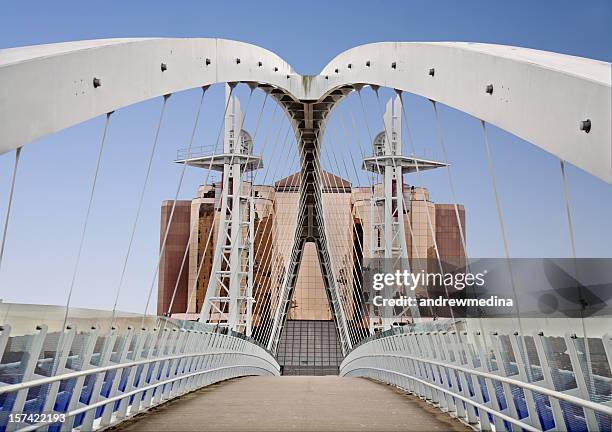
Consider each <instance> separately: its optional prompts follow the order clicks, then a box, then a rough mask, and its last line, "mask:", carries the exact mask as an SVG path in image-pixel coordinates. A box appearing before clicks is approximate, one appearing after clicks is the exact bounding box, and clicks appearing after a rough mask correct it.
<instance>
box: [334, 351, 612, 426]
mask: <svg viewBox="0 0 612 432" xmlns="http://www.w3.org/2000/svg"><path fill="white" fill-rule="evenodd" d="M365 357H394V358H406V359H410V360H414V361H418V362H422V363H428V364H431V365H435V366H440V367H445V368H449V369H454V370H458V371H461V372H464V373H469V374H472V375H476V376H481V377H483V378H488V379H492V380H496V381H500V382H505V383H507V384H511V385H514V386H517V387H521V388H524V389H527V390H530V391H534V392H536V393H541V394H543V395H546V396H550V397H554V398H555V399H559V400H564V401H566V402H570V403H572V404H575V405H578V406H581V407H583V408H587V409H591V410H593V411H597V412H601V413H603V414H607V415H612V408H610V407H607V406H605V405H603V404H599V403H597V402H592V401H589V400H586V399H582V398H579V397H576V396H572V395H569V394H566V393H562V392H559V391H557V390H551V389H548V388H546V387H542V386H539V385H536V384H531V383H528V382H524V381H519V380H515V379H512V378H508V377H504V376H500V375H496V374H492V373H489V372H482V371H478V370H475V369H470V368H465V367H462V366H457V365H453V364H449V363H443V362H438V361H435V360H429V359H422V358H419V357H414V356H409V355H404V354H364V355H361V356H359V357H356V358H354V359H351V360H349V361H348V362H347V363H346V365H349V364H350V363H352V362H353V361H355V360H359V359H362V358H365ZM364 368H365V367H361V366H360V367H357V368H355V369H351V370H356V369H364ZM367 368H368V369H377V368H373V367H367ZM342 369H344V367H342ZM341 372H342V371H341ZM394 373H395V372H394ZM397 373H398V374H400V375H405V374H402V373H400V372H397ZM406 376H407V377H409V378H410V379H416V380H418V379H417V378H416V377H412V376H409V375H406ZM451 393H452V394H453V395H454V396H457V394H456V393H454V392H451Z"/></svg>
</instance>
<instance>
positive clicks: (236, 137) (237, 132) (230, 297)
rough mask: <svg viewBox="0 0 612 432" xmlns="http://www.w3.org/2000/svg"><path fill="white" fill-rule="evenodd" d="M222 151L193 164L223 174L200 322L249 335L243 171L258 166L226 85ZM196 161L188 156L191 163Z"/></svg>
mask: <svg viewBox="0 0 612 432" xmlns="http://www.w3.org/2000/svg"><path fill="white" fill-rule="evenodd" d="M226 107H227V108H226V114H225V127H224V135H223V153H222V154H217V155H212V156H206V157H202V158H199V160H198V161H197V165H198V166H201V167H204V168H206V167H207V166H206V165H207V164H208V167H210V169H214V170H217V171H221V172H222V173H223V178H222V182H221V183H222V186H221V197H220V200H218V201H217V203H216V204H215V205H216V206H218V207H217V208H216V209H215V210H219V212H218V216H217V220H216V222H215V223H216V224H217V227H218V228H217V238H216V241H215V248H214V255H213V264H212V271H211V274H210V278H209V282H208V287H207V289H206V295H205V297H204V304H203V306H202V310H201V313H200V321H202V322H209V323H212V324H217V325H219V326H220V327H227V328H229V329H231V330H234V331H237V332H240V333H244V334H246V335H247V336H250V335H251V330H252V315H253V313H252V309H253V302H254V299H253V264H254V262H253V261H254V257H253V253H254V252H253V241H254V217H255V207H254V202H253V196H252V185H251V184H250V183H248V182H246V181H244V180H243V177H244V174H245V173H246V172H249V171H252V170H254V169H257V168H259V167H260V166H261V159H260V158H258V157H256V156H253V155H252V154H251V153H252V141H251V138H250V136H249V135H248V133H246V132H245V131H243V130H242V126H243V115H242V112H241V110H240V102H239V101H238V98H236V97H231V92H230V90H229V86H228V87H226ZM195 162H196V161H193V160H192V163H193V164H196V163H195Z"/></svg>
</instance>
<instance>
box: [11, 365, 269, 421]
mask: <svg viewBox="0 0 612 432" xmlns="http://www.w3.org/2000/svg"><path fill="white" fill-rule="evenodd" d="M235 368H252V369H261V370H263V371H267V372H270V370H268V369H265V368H263V367H260V366H253V365H233V366H222V367H218V368H214V369H207V370H202V371H197V372H192V373H190V374H186V375H181V376H179V377H175V378H171V379H168V380H165V381H160V382H157V383H154V384H149V385H148V386H145V387H140V388H137V389H135V390H132V391H129V392H126V393H122V394H120V395H117V396H113V397H110V398H106V399H104V400H101V401H98V402H96V403H93V404H90V405H86V406H84V407H81V408H77V409H75V410H72V411H69V412H67V413H66V418H71V417H74V416H77V415H79V414H82V413H85V412H87V411H91V410H92V409H97V408H99V407H101V406H106V405H108V404H109V403H113V402H117V401H120V400H122V399H125V398H129V397H131V396H134V395H136V394H138V393H143V392H146V391H149V390H153V389H155V388H157V387H159V386H162V385H167V384H171V383H174V382H175V381H180V380H184V379H187V378H192V377H194V376H198V375H202V374H207V373H212V372H218V371H220V370H226V369H235ZM123 420H125V419H122V421H123ZM58 422H59V420H58V421H56V422H46V423H36V424H33V425H31V426H26V427H25V428H21V429H19V430H18V432H29V431H35V430H36V429H38V428H40V427H44V426H49V425H51V424H54V423H58Z"/></svg>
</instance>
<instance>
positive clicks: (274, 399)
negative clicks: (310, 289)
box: [115, 376, 471, 432]
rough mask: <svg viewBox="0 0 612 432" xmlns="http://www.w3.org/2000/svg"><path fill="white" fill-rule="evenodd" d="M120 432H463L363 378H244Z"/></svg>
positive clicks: (194, 395) (177, 402)
mask: <svg viewBox="0 0 612 432" xmlns="http://www.w3.org/2000/svg"><path fill="white" fill-rule="evenodd" d="M115 430H119V431H148V432H155V431H164V432H171V431H223V432H231V431H253V432H254V431H380V432H383V431H468V430H471V429H468V428H467V427H466V426H464V425H463V424H461V423H460V422H459V421H457V420H455V419H451V418H450V417H449V416H448V415H446V414H443V413H442V412H441V411H439V410H438V409H436V408H433V407H431V406H429V405H428V404H427V403H425V402H423V401H421V400H419V399H418V398H414V397H411V396H406V395H404V394H403V393H401V392H399V391H398V390H396V389H394V388H392V387H390V386H386V385H383V384H379V383H376V382H373V381H369V380H366V379H362V378H340V377H337V376H325V377H314V376H313V377H310V376H298V377H290V376H286V377H244V378H238V379H234V380H231V381H225V382H222V383H219V384H215V385H212V386H210V387H206V388H204V389H201V390H198V391H196V392H193V393H190V394H188V395H185V396H183V397H182V398H179V399H176V400H173V401H170V402H168V403H166V404H164V405H161V406H159V407H157V408H155V409H153V410H151V411H149V412H148V413H146V414H143V415H140V416H137V417H135V418H134V419H133V420H130V421H128V422H126V423H125V424H122V425H119V426H118V427H117V428H116V429H115Z"/></svg>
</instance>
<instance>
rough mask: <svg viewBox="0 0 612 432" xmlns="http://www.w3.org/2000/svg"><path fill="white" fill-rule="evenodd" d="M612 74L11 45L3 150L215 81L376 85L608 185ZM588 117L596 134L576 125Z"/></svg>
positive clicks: (458, 57)
mask: <svg viewBox="0 0 612 432" xmlns="http://www.w3.org/2000/svg"><path fill="white" fill-rule="evenodd" d="M162 64H163V65H165V66H162ZM610 70H611V69H610V63H608V62H602V61H597V60H591V59H586V58H581V57H574V56H568V55H564V54H558V53H551V52H545V51H538V50H533V49H527V48H518V47H510V46H502V45H491V44H477V43H463V42H381V43H375V44H368V45H362V46H358V47H356V48H353V49H350V50H348V51H345V52H343V53H341V54H340V55H338V56H337V57H336V58H334V59H333V60H332V61H331V62H330V63H329V64H328V65H327V66H325V67H324V68H323V70H322V71H321V73H320V74H319V75H316V76H302V75H300V74H297V73H296V72H294V71H293V69H292V68H291V66H290V65H289V64H288V63H287V62H285V61H284V60H282V59H281V58H280V57H279V56H277V55H275V54H274V53H272V52H270V51H267V50H265V49H263V48H260V47H257V46H254V45H251V44H247V43H242V42H236V41H230V40H224V39H163V38H151V39H107V40H91V41H78V42H67V43H59V44H50V45H37V46H29V47H21V48H10V49H3V50H0V125H2V127H1V128H0V153H4V152H7V151H10V150H12V149H15V148H17V147H21V146H23V145H25V144H28V143H30V142H32V141H34V140H36V139H39V138H42V137H44V136H47V135H49V134H52V133H54V132H57V131H60V130H62V129H65V128H67V127H70V126H72V125H75V124H78V123H81V122H84V121H86V120H88V119H91V118H93V117H96V116H98V115H101V114H104V113H107V112H109V111H113V110H116V109H118V108H121V107H124V106H127V105H131V104H134V103H137V102H141V101H144V100H147V99H151V98H154V97H157V96H161V95H164V94H167V93H174V92H177V91H181V90H187V89H190V88H195V87H199V86H204V85H210V84H213V83H218V82H237V81H241V82H256V83H260V84H267V85H271V86H273V87H275V88H278V89H280V90H282V91H283V92H285V93H286V94H288V95H290V96H291V97H293V98H294V99H296V100H311V101H316V100H319V99H321V98H322V97H323V96H325V95H327V94H328V93H330V92H331V91H333V90H334V89H337V88H342V87H346V86H352V85H354V84H372V85H378V86H385V87H390V88H395V89H398V90H402V91H406V92H410V93H414V94H417V95H421V96H424V97H427V98H429V99H432V100H436V101H438V102H440V103H443V104H445V105H448V106H450V107H453V108H455V109H458V110H460V111H463V112H465V113H468V114H471V115H473V116H475V117H477V118H479V119H482V120H484V121H486V122H488V123H491V124H494V125H496V126H498V127H500V128H502V129H504V130H506V131H508V132H510V133H512V134H514V135H516V136H518V137H520V138H523V139H524V140H526V141H528V142H531V143H533V144H535V145H537V146H538V147H540V148H542V149H544V150H546V151H548V152H550V153H552V154H554V155H556V156H558V157H560V158H561V159H563V160H565V161H567V162H569V163H571V164H573V165H576V166H578V167H580V168H582V169H584V170H585V171H587V172H589V173H591V174H592V175H594V176H597V177H599V178H601V179H603V180H605V181H607V182H612V145H611V134H610V115H611V108H610V106H611V95H610V88H611V86H610V81H611V78H610ZM94 79H96V80H97V81H96V83H97V84H94ZM487 90H489V91H487ZM587 120H589V121H590V131H589V132H588V133H587V132H586V131H584V130H581V129H580V128H581V125H582V123H581V122H583V121H587Z"/></svg>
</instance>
